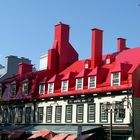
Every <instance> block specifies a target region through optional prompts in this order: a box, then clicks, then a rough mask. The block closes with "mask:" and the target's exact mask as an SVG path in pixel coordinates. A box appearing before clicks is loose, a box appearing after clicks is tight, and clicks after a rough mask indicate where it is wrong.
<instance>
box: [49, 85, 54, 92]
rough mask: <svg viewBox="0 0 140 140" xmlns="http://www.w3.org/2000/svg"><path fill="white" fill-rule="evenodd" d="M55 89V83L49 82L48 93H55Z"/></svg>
mask: <svg viewBox="0 0 140 140" xmlns="http://www.w3.org/2000/svg"><path fill="white" fill-rule="evenodd" d="M53 91H54V83H50V84H48V93H53Z"/></svg>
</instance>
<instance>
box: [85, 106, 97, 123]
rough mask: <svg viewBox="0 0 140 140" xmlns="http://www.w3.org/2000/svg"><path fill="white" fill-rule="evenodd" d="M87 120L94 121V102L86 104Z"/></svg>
mask: <svg viewBox="0 0 140 140" xmlns="http://www.w3.org/2000/svg"><path fill="white" fill-rule="evenodd" d="M87 116H88V122H95V104H88V114H87Z"/></svg>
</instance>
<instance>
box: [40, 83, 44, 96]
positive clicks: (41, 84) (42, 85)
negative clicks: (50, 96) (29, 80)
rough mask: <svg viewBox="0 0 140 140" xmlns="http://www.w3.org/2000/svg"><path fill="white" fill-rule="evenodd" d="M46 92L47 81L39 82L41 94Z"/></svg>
mask: <svg viewBox="0 0 140 140" xmlns="http://www.w3.org/2000/svg"><path fill="white" fill-rule="evenodd" d="M44 93H45V83H40V84H39V94H44Z"/></svg>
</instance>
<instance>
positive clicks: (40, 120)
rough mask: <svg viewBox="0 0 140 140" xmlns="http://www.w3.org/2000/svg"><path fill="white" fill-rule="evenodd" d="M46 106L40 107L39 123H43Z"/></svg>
mask: <svg viewBox="0 0 140 140" xmlns="http://www.w3.org/2000/svg"><path fill="white" fill-rule="evenodd" d="M43 110H44V108H43V107H38V123H42V122H43V112H44V111H43Z"/></svg>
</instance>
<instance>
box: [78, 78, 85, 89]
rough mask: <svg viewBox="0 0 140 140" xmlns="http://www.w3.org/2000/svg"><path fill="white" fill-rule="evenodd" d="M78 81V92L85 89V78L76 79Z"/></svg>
mask: <svg viewBox="0 0 140 140" xmlns="http://www.w3.org/2000/svg"><path fill="white" fill-rule="evenodd" d="M76 81H77V83H76V84H77V85H76V89H77V90H81V89H83V78H79V79H76Z"/></svg>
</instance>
